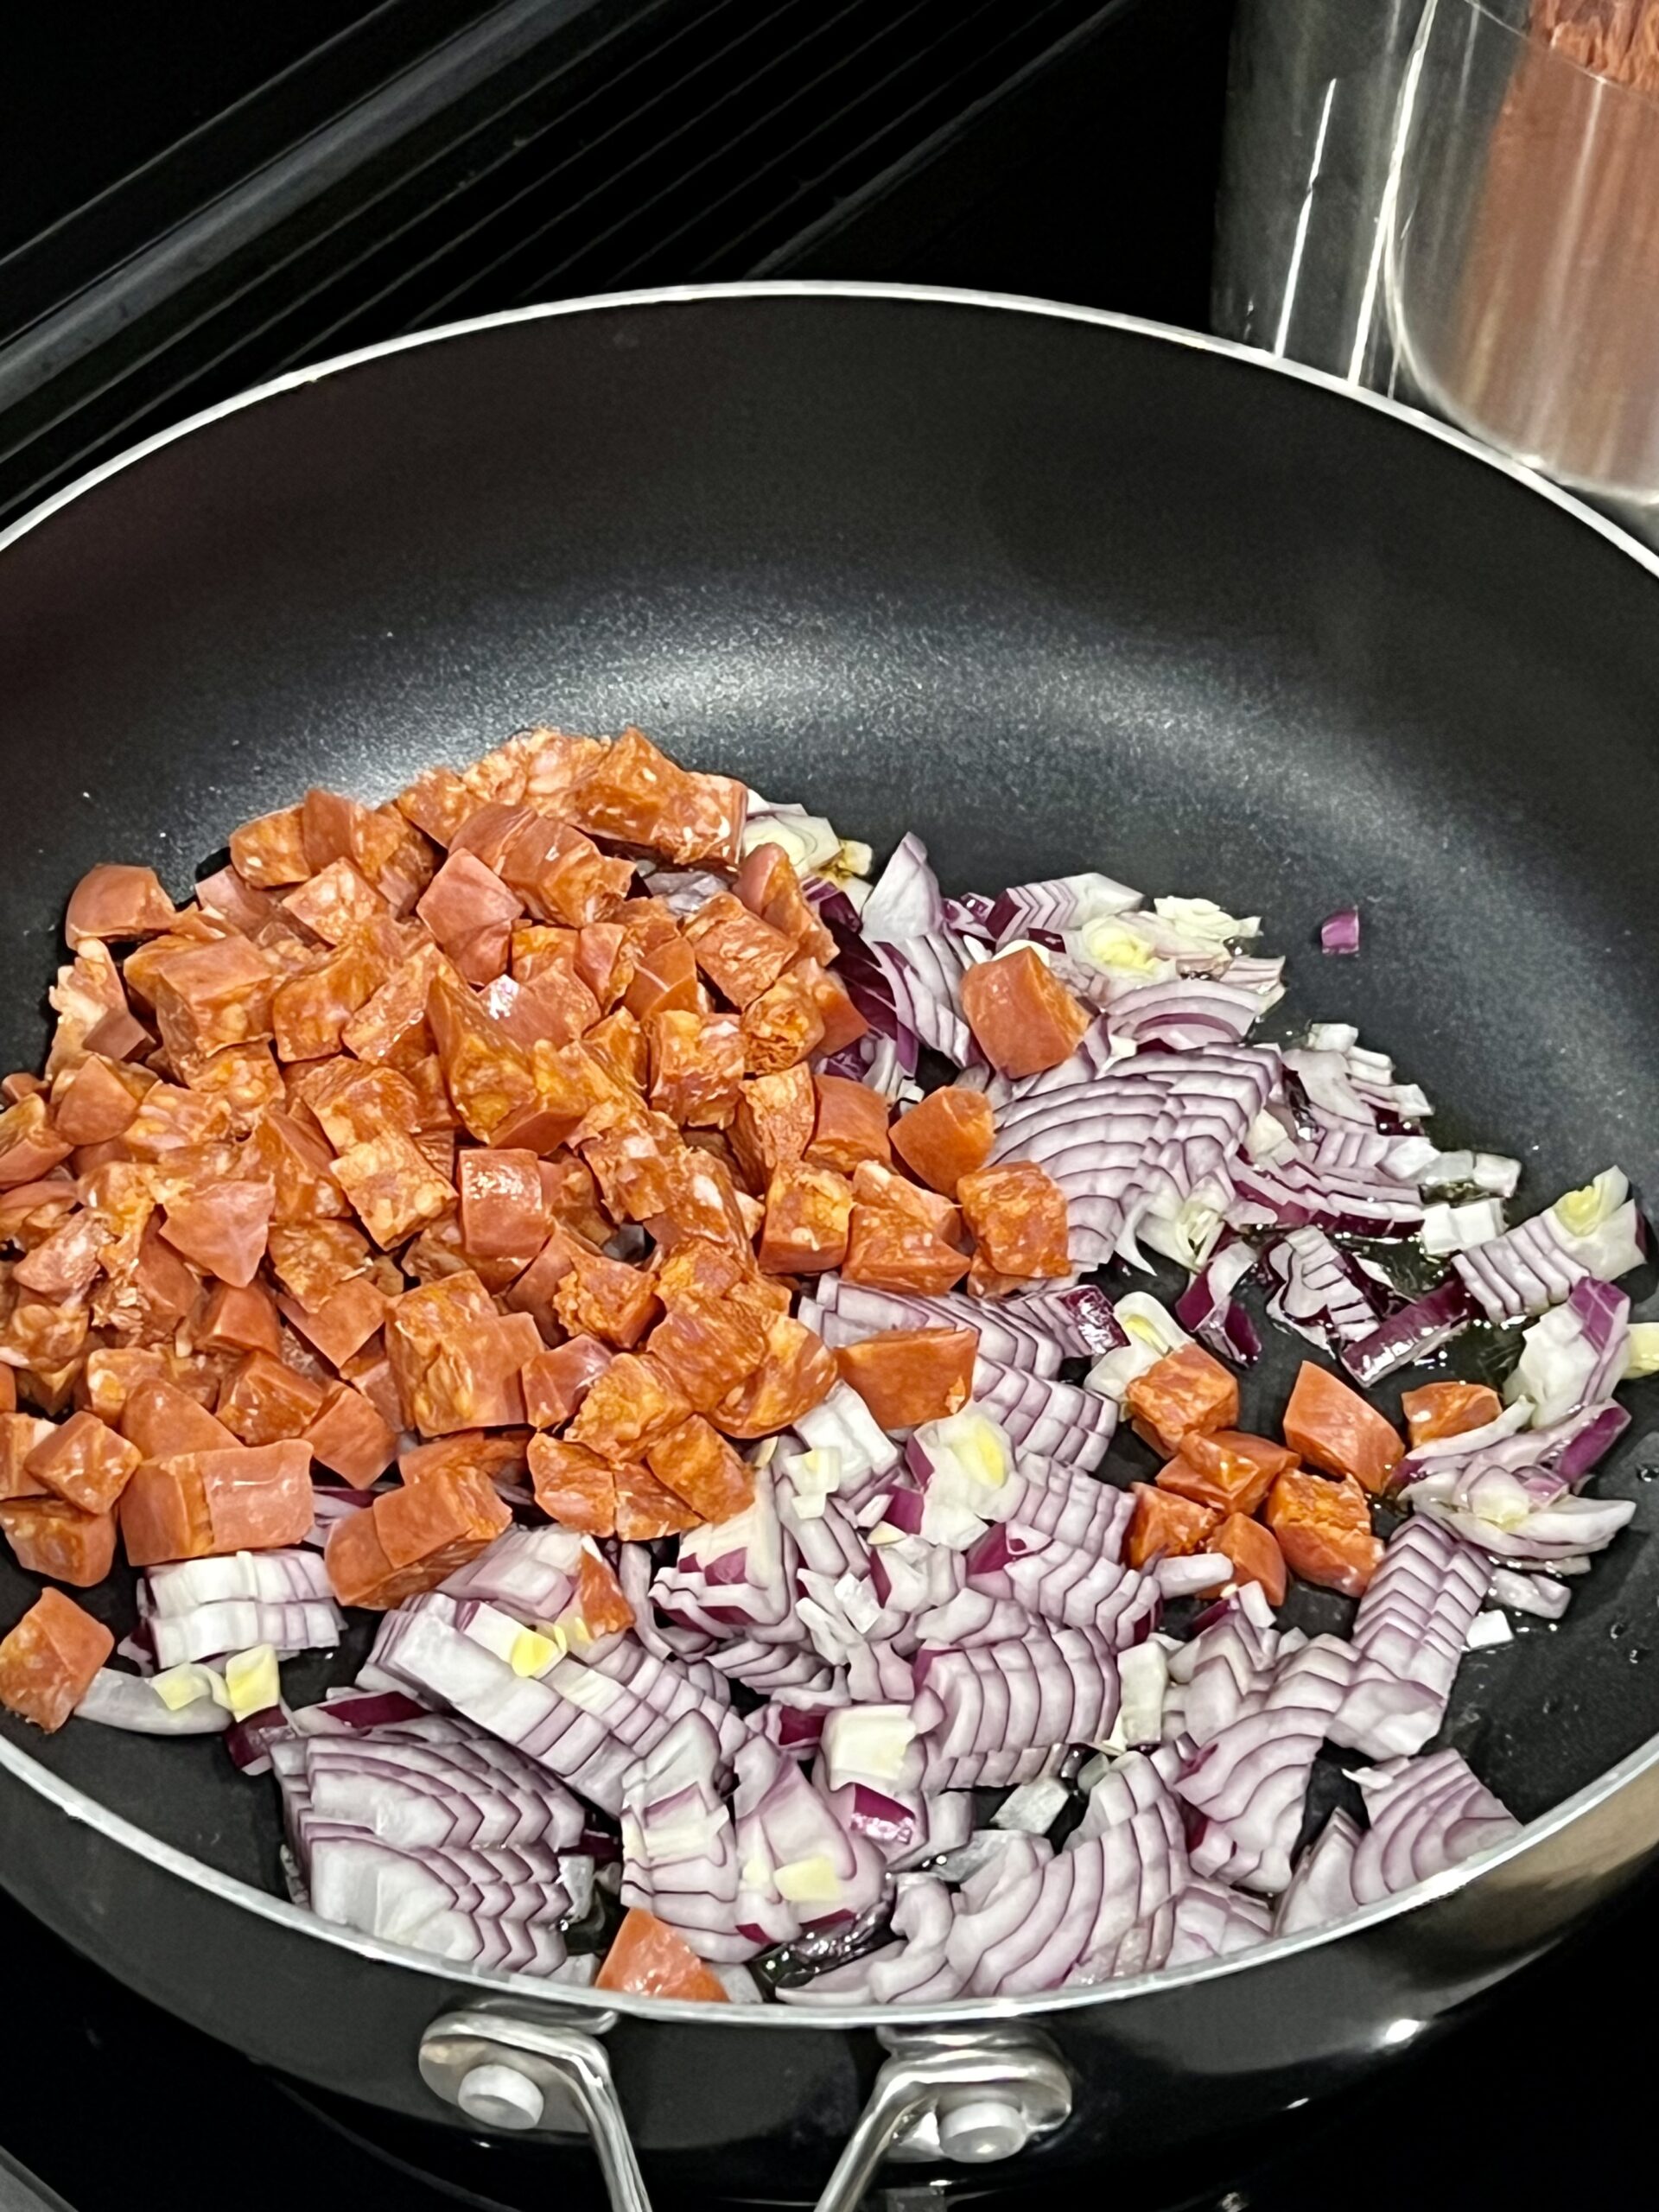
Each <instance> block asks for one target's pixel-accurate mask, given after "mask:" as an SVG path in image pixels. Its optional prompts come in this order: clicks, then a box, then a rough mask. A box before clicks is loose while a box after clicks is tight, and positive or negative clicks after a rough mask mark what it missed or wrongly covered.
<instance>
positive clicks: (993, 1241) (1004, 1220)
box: [957, 1160, 1071, 1281]
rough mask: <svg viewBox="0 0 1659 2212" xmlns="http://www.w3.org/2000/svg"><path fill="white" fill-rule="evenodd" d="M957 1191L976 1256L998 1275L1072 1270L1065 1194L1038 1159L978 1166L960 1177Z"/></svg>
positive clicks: (1028, 1276)
mask: <svg viewBox="0 0 1659 2212" xmlns="http://www.w3.org/2000/svg"><path fill="white" fill-rule="evenodd" d="M957 1197H958V1198H960V1200H961V1202H962V1211H963V1217H964V1219H965V1220H966V1222H967V1224H968V1226H969V1229H970V1230H972V1231H973V1234H974V1238H975V1241H976V1244H977V1246H978V1251H977V1253H976V1258H978V1257H982V1258H983V1260H984V1262H985V1263H986V1266H987V1267H988V1268H994V1269H995V1272H996V1274H998V1275H999V1276H1010V1275H1011V1276H1014V1277H1016V1278H1018V1279H1020V1280H1021V1281H1027V1280H1030V1279H1031V1278H1033V1277H1046V1276H1053V1275H1064V1274H1070V1272H1071V1255H1070V1252H1069V1250H1068V1248H1067V1244H1066V1219H1065V1192H1064V1191H1062V1190H1061V1188H1060V1186H1059V1185H1058V1183H1057V1182H1056V1181H1055V1180H1054V1179H1053V1177H1052V1175H1049V1174H1046V1173H1045V1172H1044V1170H1043V1169H1042V1168H1040V1167H1039V1166H1037V1164H1036V1162H1035V1161H1034V1160H1010V1161H1008V1162H1007V1165H1005V1166H1001V1167H976V1168H975V1169H974V1170H973V1172H972V1173H970V1174H967V1175H964V1176H963V1177H962V1179H961V1180H960V1182H959V1183H958V1185H957Z"/></svg>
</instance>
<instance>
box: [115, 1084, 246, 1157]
mask: <svg viewBox="0 0 1659 2212" xmlns="http://www.w3.org/2000/svg"><path fill="white" fill-rule="evenodd" d="M231 1131H232V1114H231V1109H230V1107H229V1105H228V1104H227V1103H226V1101H225V1100H224V1099H222V1098H215V1097H214V1096H213V1095H212V1094H211V1093H210V1092H207V1091H198V1090H181V1089H180V1088H179V1087H178V1086H177V1085H176V1084H171V1083H156V1084H151V1085H150V1087H149V1090H147V1091H146V1092H145V1093H144V1095H143V1098H142V1099H141V1100H140V1101H139V1103H138V1111H137V1113H136V1114H135V1115H134V1116H133V1117H132V1119H131V1121H130V1122H128V1124H127V1129H126V1135H124V1137H123V1138H122V1139H121V1146H122V1149H123V1151H124V1153H125V1154H126V1155H127V1157H128V1158H129V1159H130V1160H162V1159H164V1158H165V1157H166V1155H167V1154H168V1153H171V1152H183V1151H194V1149H196V1148H197V1147H200V1146H201V1145H209V1144H222V1143H224V1142H225V1141H226V1140H227V1139H228V1138H229V1136H230V1135H231Z"/></svg>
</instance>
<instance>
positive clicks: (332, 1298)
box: [282, 1275, 387, 1367]
mask: <svg viewBox="0 0 1659 2212" xmlns="http://www.w3.org/2000/svg"><path fill="white" fill-rule="evenodd" d="M386 1307H387V1299H386V1295H385V1292H384V1291H383V1290H382V1289H381V1288H380V1287H379V1286H378V1284H377V1283H374V1282H372V1281H369V1280H368V1278H367V1277H366V1276H364V1275H353V1276H351V1277H349V1278H348V1279H347V1280H346V1281H343V1282H340V1283H337V1284H336V1285H334V1287H333V1288H331V1289H329V1290H328V1291H327V1293H326V1294H325V1295H324V1296H323V1297H322V1298H321V1299H320V1300H319V1301H318V1302H317V1304H315V1306H306V1305H304V1304H302V1301H301V1300H299V1299H298V1298H297V1297H296V1298H285V1299H283V1300H282V1311H283V1317H284V1318H285V1319H286V1320H287V1321H288V1322H289V1325H290V1326H291V1327H293V1328H295V1329H297V1330H298V1331H299V1332H300V1334H301V1336H302V1337H303V1338H305V1340H306V1342H307V1343H308V1344H312V1345H314V1346H315V1348H316V1350H317V1351H320V1352H321V1354H322V1357H324V1358H325V1359H326V1360H327V1362H328V1363H329V1364H330V1365H331V1366H333V1367H343V1366H344V1365H345V1363H346V1361H347V1360H348V1359H350V1358H351V1357H353V1354H354V1353H356V1352H359V1351H362V1349H363V1347H364V1345H365V1344H367V1343H368V1341H369V1339H370V1338H371V1337H372V1336H373V1334H374V1333H375V1332H376V1330H377V1329H378V1328H379V1326H380V1325H381V1323H382V1322H383V1321H384V1320H385V1318H386Z"/></svg>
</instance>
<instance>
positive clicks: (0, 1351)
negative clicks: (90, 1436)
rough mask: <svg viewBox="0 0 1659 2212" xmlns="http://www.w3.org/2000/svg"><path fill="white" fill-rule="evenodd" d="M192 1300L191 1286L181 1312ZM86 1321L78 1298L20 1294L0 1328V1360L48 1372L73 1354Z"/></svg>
mask: <svg viewBox="0 0 1659 2212" xmlns="http://www.w3.org/2000/svg"><path fill="white" fill-rule="evenodd" d="M190 1304H194V1286H193V1289H192V1296H191V1300H190V1301H189V1304H187V1306H185V1308H184V1310H185V1312H187V1313H188V1311H189V1305H190ZM90 1325H91V1316H90V1315H89V1314H88V1313H87V1310H86V1304H85V1302H84V1301H83V1300H80V1299H70V1300H66V1301H65V1302H64V1303H63V1304H62V1305H57V1304H54V1302H53V1301H52V1300H48V1299H44V1298H20V1299H19V1300H17V1303H16V1305H15V1306H13V1307H12V1309H11V1312H10V1313H9V1314H8V1315H7V1317H6V1322H5V1326H4V1327H3V1328H0V1360H3V1361H4V1363H5V1364H6V1365H7V1366H8V1367H17V1368H27V1369H28V1370H29V1372H30V1373H31V1374H33V1375H35V1376H45V1375H48V1374H49V1373H51V1372H52V1371H53V1370H54V1369H56V1368H60V1367H64V1366H67V1364H68V1363H70V1362H71V1361H72V1360H73V1359H74V1358H75V1357H76V1356H77V1355H78V1354H79V1351H80V1349H81V1347H82V1345H83V1344H85V1343H86V1332H87V1329H88V1327H89V1326H90Z"/></svg>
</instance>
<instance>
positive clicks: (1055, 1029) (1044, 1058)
mask: <svg viewBox="0 0 1659 2212" xmlns="http://www.w3.org/2000/svg"><path fill="white" fill-rule="evenodd" d="M962 1011H963V1015H964V1016H965V1017H966V1020H967V1023H968V1027H969V1029H971V1030H972V1031H973V1033H974V1041H975V1042H976V1044H977V1045H978V1046H979V1048H980V1050H981V1051H982V1052H983V1053H984V1055H985V1057H986V1058H987V1059H988V1061H989V1062H990V1064H991V1065H992V1066H993V1067H994V1068H995V1070H996V1071H997V1073H998V1074H999V1075H1006V1076H1026V1075H1040V1074H1042V1073H1043V1072H1044V1071H1045V1070H1046V1069H1048V1068H1057V1067H1058V1065H1060V1062H1061V1061H1062V1060H1067V1059H1070V1058H1071V1055H1072V1053H1073V1052H1076V1051H1077V1046H1079V1045H1080V1044H1081V1043H1082V1041H1083V1039H1084V1033H1086V1031H1087V1030H1088V1027H1089V1024H1090V1015H1089V1012H1088V1009H1087V1008H1086V1007H1082V1006H1080V1005H1079V1004H1078V1003H1077V1000H1076V999H1075V998H1073V997H1072V995H1071V992H1070V991H1068V990H1067V989H1066V988H1065V984H1064V983H1063V982H1061V981H1060V979H1059V977H1058V976H1056V975H1055V974H1054V972H1053V970H1052V969H1051V968H1050V967H1049V966H1048V964H1047V963H1046V961H1045V960H1044V959H1043V957H1042V956H1041V955H1040V954H1039V952H1037V951H1035V950H1033V948H1032V947H1031V946H1030V945H1021V946H1020V947H1018V948H1017V949H1016V950H1014V951H1012V952H1004V953H1001V954H1000V955H999V956H998V957H996V958H995V959H994V960H981V961H978V962H976V964H975V965H974V966H973V967H971V968H970V969H969V970H968V972H967V974H966V975H965V976H963V979H962Z"/></svg>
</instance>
